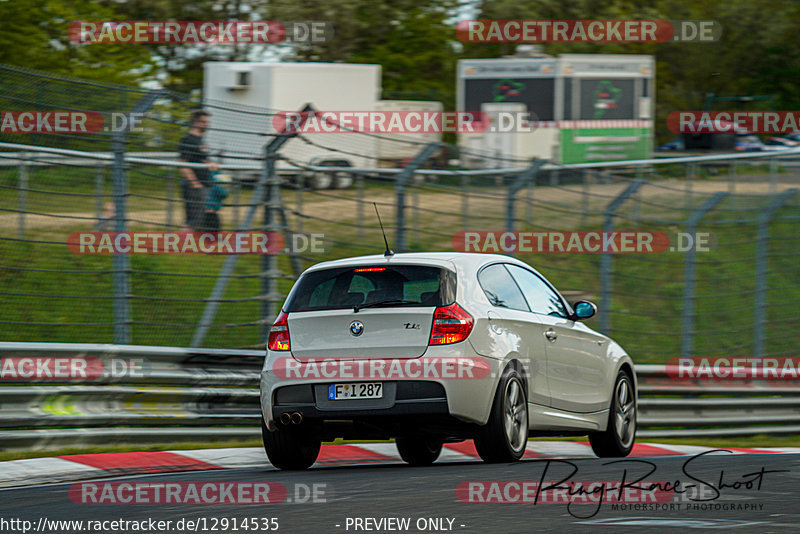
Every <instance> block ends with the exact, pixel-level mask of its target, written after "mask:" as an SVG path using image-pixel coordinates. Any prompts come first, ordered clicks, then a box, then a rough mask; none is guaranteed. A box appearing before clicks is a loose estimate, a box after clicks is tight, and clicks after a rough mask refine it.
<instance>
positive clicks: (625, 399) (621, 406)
mask: <svg viewBox="0 0 800 534" xmlns="http://www.w3.org/2000/svg"><path fill="white" fill-rule="evenodd" d="M635 441H636V389H635V388H634V385H633V379H631V377H630V375H628V373H626V372H625V371H620V372H619V374H617V378H616V380H615V381H614V390H613V394H612V396H611V405H610V406H609V410H608V424H607V425H606V429H605V431H603V432H593V433H591V434H589V443H591V445H592V450H593V451H594V453H595V454H596V455H597V456H598V457H600V458H624V457H625V456H628V454H630V452H631V450H632V449H633V444H634V442H635Z"/></svg>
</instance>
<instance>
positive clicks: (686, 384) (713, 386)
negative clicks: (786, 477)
mask: <svg viewBox="0 0 800 534" xmlns="http://www.w3.org/2000/svg"><path fill="white" fill-rule="evenodd" d="M44 357H49V358H53V357H55V358H61V359H65V360H64V361H66V359H68V358H74V359H80V361H81V362H90V365H89V367H88V369H89V371H88V372H87V378H80V379H72V380H64V379H61V378H57V377H51V378H46V377H40V378H22V379H20V380H13V376H10V375H9V373H8V370H9V368H8V367H5V366H7V365H13V363H14V362H15V361H14V360H13V359H14V358H33V359H34V362H35V359H36V358H44ZM263 358H264V352H263V351H255V350H224V349H187V348H172V347H148V346H137V345H102V344H80V343H11V342H0V368H3V369H5V371H4V375H3V376H4V378H3V379H0V450H6V449H23V448H24V449H44V448H54V447H59V448H60V447H79V446H86V445H98V444H103V445H108V444H115V443H139V444H141V443H153V442H161V443H178V442H185V441H231V440H247V439H258V438H259V436H260V427H259V424H258V417H259V415H260V408H259V392H258V376H259V371H260V369H261V366H262V363H263ZM8 359H11V360H10V362H11V364H9V363H6V361H7V360H8ZM92 363H94V364H95V365H91V364H92ZM16 369H19V368H18V367H17V368H16ZM51 371H53V368H51ZM637 374H638V379H639V397H640V398H639V409H640V420H639V426H640V431H639V436H640V437H641V438H657V437H687V436H731V435H753V434H762V433H764V434H786V433H800V383H798V382H797V381H783V382H782V383H781V385H779V386H775V385H773V384H772V383H769V382H766V381H739V380H735V381H734V380H729V381H708V380H678V379H675V378H671V377H669V376H668V374H667V372H666V367H665V366H663V365H640V366H638V367H637ZM10 378H11V379H10Z"/></svg>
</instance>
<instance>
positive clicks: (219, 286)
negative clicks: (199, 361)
mask: <svg viewBox="0 0 800 534" xmlns="http://www.w3.org/2000/svg"><path fill="white" fill-rule="evenodd" d="M313 109H314V108H313V107H311V105H309V104H307V105H306V106H305V107H304V108H303V109H302V110H300V121H299V123H298V126H302V125H303V123H305V121H306V120H307V119H308V115H309V114H308V113H307V112H309V111H313ZM297 129H298V130H299V128H297ZM296 136H297V134H296V133H289V134H286V133H279V134H277V135H275V137H274V138H273V139H272V140H271V141H270V142H269V143H268V144H267V146H266V147H265V148H264V153H265V160H264V171H263V173H262V174H261V179H259V181H258V185H257V186H256V189H255V191H254V192H253V196H252V198H251V200H250V209H248V210H247V215H246V216H245V219H244V222H243V223H242V228H241V230H249V229H250V225H251V224H252V222H253V218H254V217H255V213H256V209H258V207H259V206H261V204H262V202H264V199H265V198H267V192H266V191H267V187H268V185H269V187H277V188H280V180H279V179H278V178H277V177H276V178H275V182H277V183H275V184H273V183H271V182H270V183H269V184H267V181H268V180H270V179H271V177H272V176H273V174H274V171H275V159H274V158H277V154H278V150H279V149H280V148H281V147H282V146H283V145H284V143H286V142H287V141H289V140H290V139H292V138H293V137H296ZM278 194H280V189H278ZM273 198H274V197H273ZM264 207H265V220H264V223H265V225H267V229H268V230H269V226H270V225H271V223H272V224H273V225H274V220H273V221H271V220H270V219H271V213H270V209H269V207H270V201H269V199H267V201H266V203H265V206H264ZM238 258H239V256H238V255H237V254H232V255H230V256H228V257H227V258H225V263H224V264H223V265H222V270H221V271H220V273H219V277H217V281H216V282H215V283H214V289H212V290H211V295H210V296H209V297H208V300H207V301H206V307H205V309H204V310H203V315H202V317H201V318H200V323H199V324H198V325H197V329H196V330H195V332H194V336H193V337H192V344H191V346H192V347H199V346H200V345H201V344H202V343H203V340H204V339H205V337H206V334H207V333H208V329H209V327H210V326H211V322H212V321H213V320H214V316H215V315H216V314H217V308H218V307H219V300H220V299H221V298H222V295H224V294H225V289H226V288H227V287H228V281H229V280H230V278H231V275H232V274H233V269H234V267H236V261H237V260H238ZM270 258H271V259H273V260H275V264H276V265H277V259H276V258H275V256H274V255H271V254H267V255H265V257H264V260H265V263H268V262H267V261H266V260H268V259H270ZM273 274H274V273H271V272H268V271H267V269H266V268H263V267H262V276H265V278H264V280H263V282H262V290H264V289H266V292H265V293H263V295H262V296H263V297H264V298H265V299H266V300H265V301H264V303H263V305H262V309H261V311H262V313H263V314H264V316H263V317H262V322H263V328H262V335H263V336H264V342H266V340H267V338H266V334H267V333H268V332H269V327H270V324H269V323H270V321H271V320H272V318H273V317H274V316H273V315H272V314H271V312H270V310H271V309H273V308H272V305H273V303H271V302H269V299H271V298H272V299H274V298H276V297H275V296H274V295H271V294H270V293H269V288H268V287H267V286H270V284H271V283H274V282H275V281H276V279H272V280H270V279H269V278H268V276H272V275H273Z"/></svg>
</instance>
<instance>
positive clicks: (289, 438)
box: [261, 420, 322, 471]
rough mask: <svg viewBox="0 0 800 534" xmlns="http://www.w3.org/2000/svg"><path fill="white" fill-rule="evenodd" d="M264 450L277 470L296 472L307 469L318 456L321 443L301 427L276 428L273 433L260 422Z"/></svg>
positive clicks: (316, 437)
mask: <svg viewBox="0 0 800 534" xmlns="http://www.w3.org/2000/svg"><path fill="white" fill-rule="evenodd" d="M261 437H262V438H263V440H264V450H265V451H266V452H267V458H269V461H270V463H271V464H272V465H274V466H275V467H277V468H278V469H284V470H292V471H298V470H302V469H308V468H309V467H311V466H312V465H313V464H314V462H316V461H317V456H319V449H320V446H321V445H322V441H321V440H320V438H319V437H318V436H316V435H314V433H313V432H310V431H309V430H307V429H305V428H302V427H297V426H293V427H278V429H277V430H275V431H274V432H273V431H271V430H269V429H268V428H267V426H266V425H265V424H264V421H263V420H262V421H261Z"/></svg>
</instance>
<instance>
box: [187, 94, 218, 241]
mask: <svg viewBox="0 0 800 534" xmlns="http://www.w3.org/2000/svg"><path fill="white" fill-rule="evenodd" d="M210 116H211V114H210V113H208V112H207V111H203V110H202V109H200V110H196V111H194V112H192V119H191V120H192V123H191V129H190V130H189V133H187V134H186V135H185V136H184V137H183V139H181V144H180V149H179V150H180V159H181V161H185V162H187V163H204V164H206V167H207V168H205V169H203V168H191V167H181V168H180V173H181V177H182V178H183V180H182V181H181V192H182V194H183V200H184V202H185V203H186V224H185V229H186V230H194V231H199V230H200V228H201V227H202V225H203V214H204V209H203V207H204V204H205V201H206V196H207V194H208V191H207V190H208V188H209V187H210V186H211V177H210V173H211V171H215V170H217V169H218V168H219V167H218V166H217V164H216V163H214V162H212V161H209V160H208V147H207V146H205V145H203V134H204V133H205V131H206V129H207V128H208V123H209V120H208V118H209V117H210Z"/></svg>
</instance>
